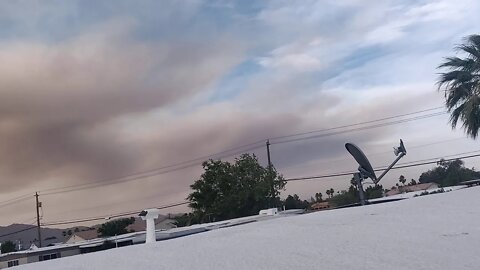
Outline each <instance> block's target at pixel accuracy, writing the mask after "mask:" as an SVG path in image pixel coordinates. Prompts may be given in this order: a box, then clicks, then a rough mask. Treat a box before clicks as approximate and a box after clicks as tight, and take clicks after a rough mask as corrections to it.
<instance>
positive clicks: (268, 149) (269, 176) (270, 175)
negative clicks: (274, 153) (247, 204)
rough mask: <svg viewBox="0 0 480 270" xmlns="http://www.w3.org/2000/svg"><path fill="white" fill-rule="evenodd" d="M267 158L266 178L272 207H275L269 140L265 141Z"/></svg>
mask: <svg viewBox="0 0 480 270" xmlns="http://www.w3.org/2000/svg"><path fill="white" fill-rule="evenodd" d="M267 158H268V178H269V180H270V184H271V188H272V190H271V192H272V207H275V206H276V205H275V181H274V179H273V173H272V160H271V159H270V140H267Z"/></svg>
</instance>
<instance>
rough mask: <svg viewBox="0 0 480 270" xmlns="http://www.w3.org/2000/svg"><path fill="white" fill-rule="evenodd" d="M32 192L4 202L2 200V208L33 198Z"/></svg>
mask: <svg viewBox="0 0 480 270" xmlns="http://www.w3.org/2000/svg"><path fill="white" fill-rule="evenodd" d="M31 196H32V195H31V194H25V195H22V196H19V197H16V198H12V199H9V200H6V201H3V202H0V208H3V207H6V206H9V205H12V204H15V203H17V202H21V201H25V200H28V199H30V198H31Z"/></svg>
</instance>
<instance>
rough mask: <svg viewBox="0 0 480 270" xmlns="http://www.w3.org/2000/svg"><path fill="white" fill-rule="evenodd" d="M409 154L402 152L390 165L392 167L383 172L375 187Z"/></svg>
mask: <svg viewBox="0 0 480 270" xmlns="http://www.w3.org/2000/svg"><path fill="white" fill-rule="evenodd" d="M406 154H407V153H406V152H400V154H399V155H398V157H397V158H396V159H395V160H394V161H393V163H392V164H390V166H388V168H387V169H386V170H385V171H383V173H382V174H381V175H380V176H379V177H378V178H377V179H376V180H375V181H373V182H374V183H375V185H376V184H377V183H378V182H380V180H382V178H383V177H384V176H385V174H387V172H388V171H390V170H391V169H392V168H393V166H395V164H397V162H398V161H399V160H400V159H401V158H402V157H404V156H405V155H406Z"/></svg>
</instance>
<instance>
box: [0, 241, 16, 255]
mask: <svg viewBox="0 0 480 270" xmlns="http://www.w3.org/2000/svg"><path fill="white" fill-rule="evenodd" d="M1 251H2V254H4V253H9V252H14V251H16V248H15V244H14V243H13V242H12V241H5V242H3V243H2V248H1Z"/></svg>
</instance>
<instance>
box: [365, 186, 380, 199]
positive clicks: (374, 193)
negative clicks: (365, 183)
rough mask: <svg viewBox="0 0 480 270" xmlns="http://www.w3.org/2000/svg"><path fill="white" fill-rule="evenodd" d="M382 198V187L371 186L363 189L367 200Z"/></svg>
mask: <svg viewBox="0 0 480 270" xmlns="http://www.w3.org/2000/svg"><path fill="white" fill-rule="evenodd" d="M381 197H383V186H382V185H373V186H369V187H367V188H366V189H365V198H367V199H368V200H370V199H375V198H381Z"/></svg>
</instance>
